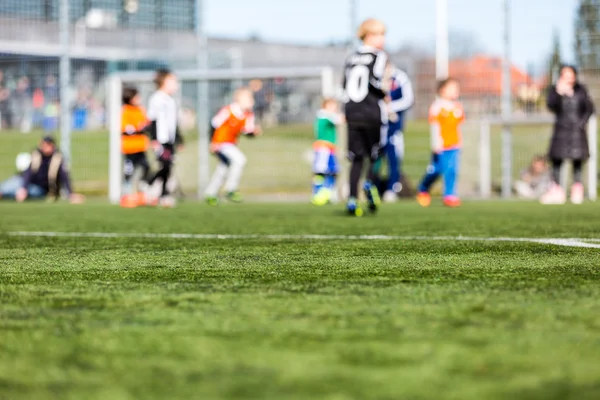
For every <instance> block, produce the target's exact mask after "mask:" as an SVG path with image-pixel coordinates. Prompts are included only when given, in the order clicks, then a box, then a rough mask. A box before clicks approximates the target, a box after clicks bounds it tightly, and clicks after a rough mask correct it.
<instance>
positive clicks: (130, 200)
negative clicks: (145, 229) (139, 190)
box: [120, 194, 138, 208]
mask: <svg viewBox="0 0 600 400" xmlns="http://www.w3.org/2000/svg"><path fill="white" fill-rule="evenodd" d="M120 205H121V207H123V208H136V207H137V206H138V204H137V201H136V197H135V196H134V195H131V194H127V195H125V196H123V197H121V202H120Z"/></svg>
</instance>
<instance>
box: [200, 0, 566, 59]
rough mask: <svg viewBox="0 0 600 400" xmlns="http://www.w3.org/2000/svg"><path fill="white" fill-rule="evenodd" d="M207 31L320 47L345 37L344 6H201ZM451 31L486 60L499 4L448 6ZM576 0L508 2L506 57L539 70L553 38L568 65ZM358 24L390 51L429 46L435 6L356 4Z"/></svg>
mask: <svg viewBox="0 0 600 400" xmlns="http://www.w3.org/2000/svg"><path fill="white" fill-rule="evenodd" d="M204 1H205V4H206V6H205V7H206V23H207V31H208V33H210V34H213V35H218V36H228V37H247V36H248V35H250V34H252V33H256V34H259V35H260V37H262V38H263V39H265V40H278V41H285V42H295V43H326V42H329V41H331V40H340V41H341V40H344V39H345V38H347V37H348V35H349V33H350V22H349V21H350V16H349V15H350V13H349V3H350V1H349V0H204ZM448 1H449V10H450V11H449V14H450V16H449V19H450V29H451V30H456V31H461V32H468V33H472V34H474V37H475V38H476V39H475V40H476V41H477V42H479V43H480V45H481V47H482V48H483V49H485V50H486V51H487V52H488V53H491V54H501V52H502V0H448ZM577 2H578V1H577V0H511V7H512V10H511V18H512V29H511V34H512V37H513V48H512V56H513V60H514V62H515V63H516V64H517V65H519V66H521V67H522V68H527V67H528V66H529V65H533V66H535V67H536V68H538V69H539V68H540V67H541V66H542V65H543V60H544V59H545V58H546V57H547V55H548V54H549V52H550V49H551V47H552V33H553V31H554V30H557V31H558V32H559V33H560V37H561V44H562V50H563V57H564V58H565V59H566V61H573V21H574V19H575V9H576V7H577ZM358 3H359V6H358V15H359V19H364V18H366V17H376V18H380V19H382V20H384V21H385V22H386V24H387V25H388V30H389V38H388V43H389V45H390V47H397V46H400V45H402V44H404V43H413V44H418V45H421V46H425V47H427V48H432V44H433V40H434V35H435V0H358Z"/></svg>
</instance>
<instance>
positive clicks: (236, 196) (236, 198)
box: [227, 192, 244, 203]
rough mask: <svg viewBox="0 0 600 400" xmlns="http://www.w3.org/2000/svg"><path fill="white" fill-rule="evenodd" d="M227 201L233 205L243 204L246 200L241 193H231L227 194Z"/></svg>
mask: <svg viewBox="0 0 600 400" xmlns="http://www.w3.org/2000/svg"><path fill="white" fill-rule="evenodd" d="M227 200H229V201H231V202H232V203H241V202H242V201H244V198H243V197H242V195H241V194H240V192H229V193H227Z"/></svg>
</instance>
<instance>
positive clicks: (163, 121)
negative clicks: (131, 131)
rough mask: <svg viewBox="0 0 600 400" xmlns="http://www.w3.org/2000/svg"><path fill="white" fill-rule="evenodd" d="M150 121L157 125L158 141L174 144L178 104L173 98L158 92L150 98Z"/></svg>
mask: <svg viewBox="0 0 600 400" xmlns="http://www.w3.org/2000/svg"><path fill="white" fill-rule="evenodd" d="M148 120H149V121H150V122H154V123H156V138H155V139H156V140H157V141H158V142H159V143H161V144H174V143H175V140H176V137H177V103H176V102H175V99H173V97H172V96H169V95H168V94H166V93H165V92H163V91H160V90H157V91H156V92H154V94H152V96H150V101H149V104H148Z"/></svg>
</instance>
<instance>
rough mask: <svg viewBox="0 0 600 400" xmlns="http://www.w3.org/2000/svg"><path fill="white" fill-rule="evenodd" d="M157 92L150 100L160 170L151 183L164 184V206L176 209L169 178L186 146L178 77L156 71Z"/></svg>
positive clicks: (149, 115) (163, 70) (151, 128)
mask: <svg viewBox="0 0 600 400" xmlns="http://www.w3.org/2000/svg"><path fill="white" fill-rule="evenodd" d="M154 82H155V84H156V88H157V90H156V92H154V94H153V95H152V96H151V97H150V104H149V107H148V120H149V121H150V138H151V139H152V148H153V149H154V152H155V153H156V155H157V157H158V162H159V164H160V169H159V170H158V172H157V173H156V175H154V176H153V177H152V178H151V179H150V181H149V182H148V183H149V184H150V185H152V184H154V182H155V181H156V180H157V179H161V181H162V191H161V195H160V199H159V203H160V205H162V206H164V207H172V206H174V205H175V200H174V199H173V197H171V194H170V192H169V189H168V182H169V178H170V177H171V173H172V172H173V162H174V156H175V152H176V151H177V150H180V149H181V147H182V146H183V138H182V136H181V133H180V131H179V126H178V109H177V103H176V102H175V99H174V98H173V95H174V94H175V93H177V91H178V90H179V82H178V81H177V77H175V75H174V74H173V73H172V72H171V71H169V70H167V69H160V70H158V71H157V72H156V78H155V80H154Z"/></svg>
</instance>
